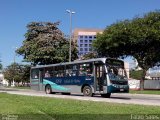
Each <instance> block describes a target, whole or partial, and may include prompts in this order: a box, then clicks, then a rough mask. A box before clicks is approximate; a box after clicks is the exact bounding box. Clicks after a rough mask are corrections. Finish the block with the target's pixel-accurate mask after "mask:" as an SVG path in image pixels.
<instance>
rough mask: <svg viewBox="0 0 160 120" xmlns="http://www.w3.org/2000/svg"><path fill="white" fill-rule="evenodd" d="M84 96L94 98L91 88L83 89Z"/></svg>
mask: <svg viewBox="0 0 160 120" xmlns="http://www.w3.org/2000/svg"><path fill="white" fill-rule="evenodd" d="M83 95H84V96H89V97H92V96H93V93H92V89H91V87H89V86H85V87H84V88H83Z"/></svg>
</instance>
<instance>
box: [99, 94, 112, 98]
mask: <svg viewBox="0 0 160 120" xmlns="http://www.w3.org/2000/svg"><path fill="white" fill-rule="evenodd" d="M101 96H102V97H104V98H110V97H111V93H106V94H101Z"/></svg>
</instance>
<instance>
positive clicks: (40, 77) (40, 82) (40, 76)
mask: <svg viewBox="0 0 160 120" xmlns="http://www.w3.org/2000/svg"><path fill="white" fill-rule="evenodd" d="M39 90H40V91H42V90H43V69H39Z"/></svg>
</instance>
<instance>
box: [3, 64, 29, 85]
mask: <svg viewBox="0 0 160 120" xmlns="http://www.w3.org/2000/svg"><path fill="white" fill-rule="evenodd" d="M3 73H4V77H5V78H6V79H7V80H8V82H9V85H11V83H12V82H13V80H14V81H15V82H16V83H18V85H19V83H20V82H22V84H24V83H28V82H29V77H30V66H29V65H20V64H18V63H13V64H11V65H9V66H7V68H5V69H4V72H3Z"/></svg>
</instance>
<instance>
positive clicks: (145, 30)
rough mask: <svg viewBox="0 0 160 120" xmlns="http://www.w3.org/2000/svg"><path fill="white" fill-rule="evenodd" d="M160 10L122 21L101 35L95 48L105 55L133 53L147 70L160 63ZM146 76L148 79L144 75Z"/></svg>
mask: <svg viewBox="0 0 160 120" xmlns="http://www.w3.org/2000/svg"><path fill="white" fill-rule="evenodd" d="M159 46H160V11H154V12H149V13H147V14H145V15H143V16H140V17H135V18H133V19H132V20H124V21H119V22H117V23H115V24H112V25H111V26H108V27H106V29H105V30H104V32H103V34H99V35H98V36H97V39H96V40H95V41H94V43H93V47H94V48H95V50H96V51H97V52H98V54H99V55H101V56H108V57H114V58H119V57H127V56H133V57H134V58H135V59H136V60H137V62H138V65H139V66H140V67H141V68H142V69H143V73H144V74H143V77H144V76H145V74H146V71H147V70H148V69H149V68H151V67H153V66H156V65H159V63H160V52H159V51H160V47H159ZM143 79H144V78H143Z"/></svg>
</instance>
